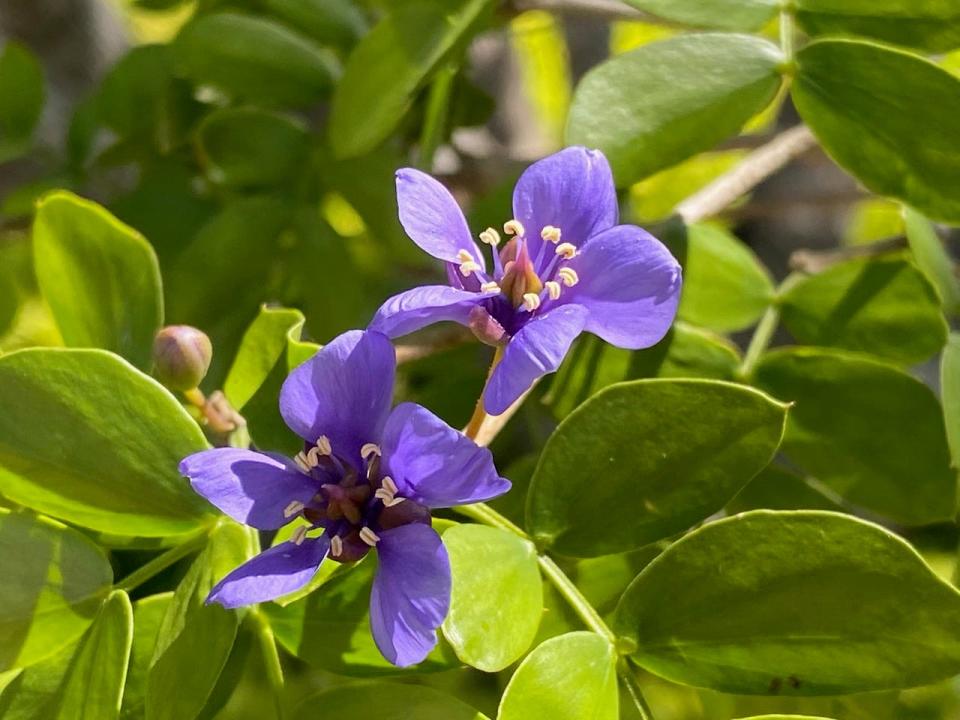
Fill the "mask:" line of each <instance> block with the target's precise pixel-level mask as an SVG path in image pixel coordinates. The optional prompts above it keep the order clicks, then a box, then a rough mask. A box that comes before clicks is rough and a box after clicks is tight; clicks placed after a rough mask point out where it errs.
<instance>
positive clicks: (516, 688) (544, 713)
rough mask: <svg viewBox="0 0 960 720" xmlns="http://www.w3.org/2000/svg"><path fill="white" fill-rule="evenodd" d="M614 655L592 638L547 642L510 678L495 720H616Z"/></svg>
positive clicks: (581, 636) (577, 635) (580, 634)
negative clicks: (588, 719) (586, 719)
mask: <svg viewBox="0 0 960 720" xmlns="http://www.w3.org/2000/svg"><path fill="white" fill-rule="evenodd" d="M616 665H617V655H616V652H615V651H614V648H613V646H612V645H611V644H610V643H609V642H608V641H607V640H606V639H605V638H603V637H601V636H600V635H597V634H596V633H592V632H573V633H568V634H566V635H561V636H560V637H555V638H551V639H550V640H547V641H546V642H545V643H543V644H541V645H539V646H538V647H537V648H536V649H535V650H534V651H533V652H532V653H530V654H529V655H528V656H527V657H526V659H524V661H523V662H522V663H520V666H519V667H518V668H517V671H516V672H515V673H514V674H513V677H511V678H510V682H509V683H508V684H507V689H506V690H505V691H504V693H503V698H502V699H501V700H500V709H499V711H498V712H497V720H582V719H583V718H591V720H616V719H617V718H618V717H619V696H618V694H617V668H616Z"/></svg>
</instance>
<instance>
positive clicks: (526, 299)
mask: <svg viewBox="0 0 960 720" xmlns="http://www.w3.org/2000/svg"><path fill="white" fill-rule="evenodd" d="M523 306H524V307H525V308H526V309H527V310H528V311H530V312H533V311H534V310H536V309H537V308H538V307H540V296H539V295H537V293H524V294H523Z"/></svg>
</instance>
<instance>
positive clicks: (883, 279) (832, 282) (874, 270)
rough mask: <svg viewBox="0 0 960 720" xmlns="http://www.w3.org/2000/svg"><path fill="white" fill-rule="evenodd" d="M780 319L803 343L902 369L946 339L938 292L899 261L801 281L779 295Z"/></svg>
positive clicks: (855, 265)
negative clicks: (866, 355) (881, 360)
mask: <svg viewBox="0 0 960 720" xmlns="http://www.w3.org/2000/svg"><path fill="white" fill-rule="evenodd" d="M781 316H782V319H783V324H784V325H786V326H787V329H788V330H790V332H791V333H792V334H793V336H794V337H795V338H797V340H799V341H800V342H802V343H804V344H807V345H821V346H826V347H837V348H842V349H846V350H860V351H863V352H868V353H872V354H875V355H879V356H881V357H885V358H887V359H889V360H892V361H894V362H897V363H901V364H904V365H908V364H913V363H918V362H922V361H923V360H926V359H927V358H929V357H930V356H931V355H933V354H934V353H936V352H937V351H939V350H940V348H942V347H943V344H944V343H945V342H946V340H947V323H946V321H945V320H944V319H943V313H942V312H941V311H940V300H939V298H938V297H937V291H936V290H935V289H934V287H933V286H932V285H931V284H930V281H929V280H927V278H926V277H925V276H924V275H923V273H921V272H920V271H919V270H918V269H917V268H916V266H915V265H913V264H912V263H911V262H910V261H909V260H907V259H905V258H904V257H896V256H894V257H879V258H856V259H853V260H847V261H845V262H841V263H837V264H836V265H834V266H832V267H830V268H827V269H826V270H824V271H823V272H821V273H818V274H816V275H811V276H809V277H805V278H802V279H800V280H799V281H798V282H796V283H794V284H792V285H791V286H790V287H789V288H788V289H787V290H786V291H785V292H784V293H783V295H782V296H781Z"/></svg>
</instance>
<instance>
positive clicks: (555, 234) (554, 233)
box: [540, 225, 560, 245]
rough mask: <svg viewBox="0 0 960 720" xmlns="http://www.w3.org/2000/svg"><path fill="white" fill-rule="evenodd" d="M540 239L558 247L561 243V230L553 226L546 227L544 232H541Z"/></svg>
mask: <svg viewBox="0 0 960 720" xmlns="http://www.w3.org/2000/svg"><path fill="white" fill-rule="evenodd" d="M540 237H542V238H543V239H544V240H546V241H547V242H552V243H553V244H554V245H556V244H557V243H558V242H560V228H558V227H554V226H553V225H545V226H544V228H543V230H541V231H540Z"/></svg>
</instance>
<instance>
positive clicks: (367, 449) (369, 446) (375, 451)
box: [360, 443, 380, 460]
mask: <svg viewBox="0 0 960 720" xmlns="http://www.w3.org/2000/svg"><path fill="white" fill-rule="evenodd" d="M360 457H362V458H363V459H364V460H369V459H370V458H372V457H380V446H379V445H377V444H376V443H364V445H363V447H362V448H360Z"/></svg>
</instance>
